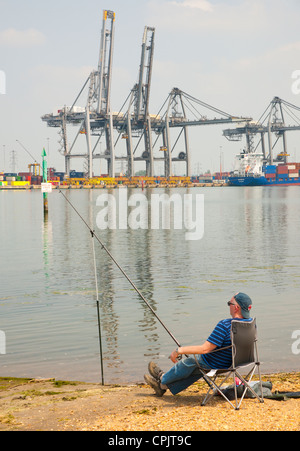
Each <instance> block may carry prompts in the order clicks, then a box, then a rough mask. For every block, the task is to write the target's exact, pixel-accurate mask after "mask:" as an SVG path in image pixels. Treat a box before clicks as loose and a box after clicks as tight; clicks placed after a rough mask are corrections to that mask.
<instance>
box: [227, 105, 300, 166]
mask: <svg viewBox="0 0 300 451" xmlns="http://www.w3.org/2000/svg"><path fill="white" fill-rule="evenodd" d="M299 111H300V108H299V107H297V106H296V105H293V104H291V103H289V102H287V101H285V100H282V99H280V98H279V97H274V98H273V100H272V101H271V102H270V104H269V105H268V107H267V109H266V110H265V111H264V113H263V114H262V116H261V118H260V119H259V120H258V121H257V122H253V121H250V122H249V123H247V124H243V125H242V126H238V127H237V128H235V129H229V130H224V131H223V134H224V136H225V137H226V138H227V139H228V140H229V141H241V140H242V139H243V136H245V137H246V149H245V152H246V153H253V152H255V151H256V149H257V148H258V146H259V145H261V149H262V153H263V155H264V160H265V162H268V163H269V164H271V165H272V164H273V163H274V162H276V161H282V162H284V163H286V162H287V157H288V156H289V155H288V149H287V136H286V133H287V132H289V131H299V130H300V118H298V117H297V116H296V112H299ZM286 116H289V117H290V119H291V120H292V121H293V122H294V125H286V122H285V118H286ZM273 134H274V135H275V137H276V141H275V143H274V144H273ZM256 135H259V136H260V141H259V142H258V144H257V146H256V147H255V145H254V137H255V136H256ZM265 135H267V137H268V150H269V153H267V148H266V144H265ZM280 139H282V146H283V148H282V150H281V151H280V152H279V154H278V155H277V157H274V148H275V146H276V144H277V143H278V141H279V140H280Z"/></svg>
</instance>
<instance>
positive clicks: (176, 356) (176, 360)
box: [170, 349, 179, 363]
mask: <svg viewBox="0 0 300 451" xmlns="http://www.w3.org/2000/svg"><path fill="white" fill-rule="evenodd" d="M178 357H179V354H178V352H177V349H174V351H173V352H172V354H171V355H170V359H171V360H172V362H173V363H177V362H178Z"/></svg>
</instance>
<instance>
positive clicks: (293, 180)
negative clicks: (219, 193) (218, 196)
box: [228, 176, 300, 186]
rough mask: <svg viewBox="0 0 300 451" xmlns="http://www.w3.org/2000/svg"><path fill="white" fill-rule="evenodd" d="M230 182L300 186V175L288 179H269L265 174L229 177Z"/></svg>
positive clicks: (252, 184)
mask: <svg viewBox="0 0 300 451" xmlns="http://www.w3.org/2000/svg"><path fill="white" fill-rule="evenodd" d="M228 184H229V185H230V186H289V185H296V186H297V185H299V186H300V177H298V178H287V179H281V178H272V179H267V178H266V177H264V176H261V177H251V176H248V177H229V179H228Z"/></svg>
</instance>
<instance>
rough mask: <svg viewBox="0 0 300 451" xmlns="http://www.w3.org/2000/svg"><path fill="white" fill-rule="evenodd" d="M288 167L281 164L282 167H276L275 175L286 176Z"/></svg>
mask: <svg viewBox="0 0 300 451" xmlns="http://www.w3.org/2000/svg"><path fill="white" fill-rule="evenodd" d="M287 172H288V167H287V165H285V164H283V165H282V166H277V174H287Z"/></svg>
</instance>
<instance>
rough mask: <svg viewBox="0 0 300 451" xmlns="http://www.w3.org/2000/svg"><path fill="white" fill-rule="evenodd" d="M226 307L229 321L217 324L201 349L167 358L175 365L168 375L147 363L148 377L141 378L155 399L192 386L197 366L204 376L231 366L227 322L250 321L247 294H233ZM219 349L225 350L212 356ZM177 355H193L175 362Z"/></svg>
mask: <svg viewBox="0 0 300 451" xmlns="http://www.w3.org/2000/svg"><path fill="white" fill-rule="evenodd" d="M227 304H228V306H229V308H230V315H231V318H229V319H224V320H222V321H220V322H219V323H218V324H217V326H216V327H215V329H214V330H213V332H212V333H211V335H210V336H209V338H208V339H207V341H206V342H205V343H204V344H203V345H199V346H198V345H196V346H183V347H180V348H177V349H175V350H174V351H173V352H172V354H171V355H170V359H171V360H172V362H173V363H175V365H174V366H173V367H172V368H171V369H170V370H169V371H167V372H166V373H164V372H163V371H162V370H161V369H160V368H159V367H158V366H157V365H156V364H155V363H154V362H150V363H149V365H148V370H149V373H150V375H151V376H149V375H148V374H145V375H144V379H145V381H146V383H147V384H148V385H150V386H151V387H152V388H153V390H154V391H155V394H156V395H157V396H163V395H164V393H165V392H166V390H167V389H169V390H170V392H171V393H172V394H173V395H176V394H177V393H179V392H181V391H182V390H185V389H186V388H187V387H189V386H190V385H192V384H193V383H194V382H196V381H197V380H198V379H200V378H201V377H202V375H201V373H200V372H199V371H198V372H196V373H195V374H193V373H194V371H195V370H196V369H197V368H198V366H200V367H201V369H202V371H203V372H204V373H205V372H207V371H209V370H211V369H223V368H224V369H227V368H229V367H230V366H231V365H232V351H231V348H230V346H231V337H230V331H231V321H232V320H233V319H234V320H240V321H252V318H251V317H250V310H251V307H252V301H251V299H250V297H249V296H248V295H247V294H245V293H237V294H235V295H234V296H233V297H232V299H231V300H230V301H229V302H228V303H227ZM219 348H227V349H223V350H221V351H219V352H213V353H212V351H216V350H217V349H219ZM181 355H193V357H187V358H184V359H182V360H179V358H180V356H181ZM196 358H197V362H198V363H197V362H196V360H195V359H196Z"/></svg>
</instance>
